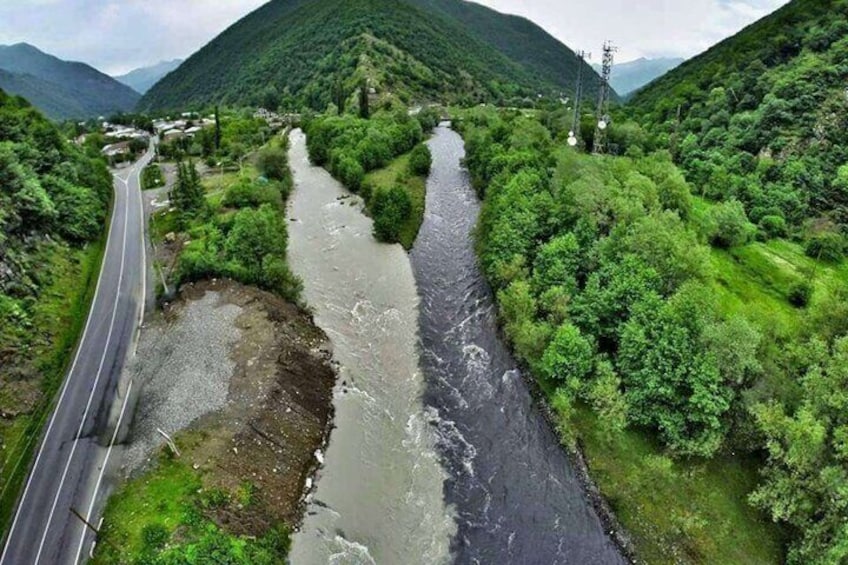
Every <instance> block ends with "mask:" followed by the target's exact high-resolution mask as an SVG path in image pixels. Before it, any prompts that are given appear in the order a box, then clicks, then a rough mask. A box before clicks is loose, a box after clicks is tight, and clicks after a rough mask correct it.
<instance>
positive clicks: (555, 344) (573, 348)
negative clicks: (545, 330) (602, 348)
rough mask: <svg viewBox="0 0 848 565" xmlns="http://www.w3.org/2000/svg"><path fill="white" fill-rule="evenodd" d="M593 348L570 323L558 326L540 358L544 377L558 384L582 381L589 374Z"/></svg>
mask: <svg viewBox="0 0 848 565" xmlns="http://www.w3.org/2000/svg"><path fill="white" fill-rule="evenodd" d="M594 359H595V348H594V347H593V346H592V343H591V342H590V341H589V340H588V339H586V338H585V337H583V334H581V333H580V330H579V329H577V328H576V327H575V326H574V325H572V324H570V323H565V324H563V325H562V326H560V328H559V330H557V332H556V334H555V335H554V339H553V341H551V344H550V345H549V346H548V348H547V349H546V350H545V354H544V356H543V357H542V370H543V371H544V373H545V376H546V377H548V378H549V379H553V380H556V381H559V382H569V381H578V382H579V381H584V380H585V379H586V378H587V377H588V376H589V375H590V374H591V373H592V367H593V365H594Z"/></svg>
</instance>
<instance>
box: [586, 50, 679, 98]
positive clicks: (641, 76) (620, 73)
mask: <svg viewBox="0 0 848 565" xmlns="http://www.w3.org/2000/svg"><path fill="white" fill-rule="evenodd" d="M683 61H685V59H680V58H672V57H664V58H658V59H646V58H644V57H643V58H641V59H636V60H635V61H628V62H627V63H621V64H618V65H615V66H614V67H613V70H612V78H611V79H610V84H611V85H612V87H613V88H614V89H615V91H616V92H617V93H618V94H620V95H621V96H627V95H629V94H632V93H633V92H635V91H637V90H639V89H640V88H642V87H643V86H645V85H646V84H648V83H649V82H651V81H652V80H654V79H655V78H657V77H661V76H662V75H664V74H665V73H667V72H668V71H670V70H671V69H673V68H675V67H677V66H678V65H680V64H681V63H683ZM592 67H593V68H594V69H595V70H596V71H598V72H600V70H601V66H600V65H598V64H594V65H592Z"/></svg>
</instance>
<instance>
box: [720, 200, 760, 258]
mask: <svg viewBox="0 0 848 565" xmlns="http://www.w3.org/2000/svg"><path fill="white" fill-rule="evenodd" d="M710 219H711V221H712V224H713V225H712V230H711V232H712V233H711V235H710V241H711V242H712V244H713V245H715V246H716V247H721V248H724V249H728V248H731V247H737V246H739V245H745V244H746V243H748V240H749V238H750V237H751V234H752V232H753V231H754V227H753V226H752V225H751V223H750V222H749V221H748V216H747V215H746V214H745V207H744V206H743V205H742V203H741V202H739V201H738V200H731V201H729V202H722V203H720V204H716V205H715V206H714V207H713V209H712V210H711V211H710Z"/></svg>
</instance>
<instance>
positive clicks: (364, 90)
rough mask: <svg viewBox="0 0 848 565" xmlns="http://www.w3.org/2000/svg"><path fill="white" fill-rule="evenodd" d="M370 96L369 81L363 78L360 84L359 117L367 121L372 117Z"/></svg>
mask: <svg viewBox="0 0 848 565" xmlns="http://www.w3.org/2000/svg"><path fill="white" fill-rule="evenodd" d="M369 95H370V93H369V91H368V79H366V78H363V79H362V81H361V82H360V83H359V117H360V118H362V119H363V120H367V119H369V118H370V117H371V108H370V105H369V104H370V102H369V100H368V96H369Z"/></svg>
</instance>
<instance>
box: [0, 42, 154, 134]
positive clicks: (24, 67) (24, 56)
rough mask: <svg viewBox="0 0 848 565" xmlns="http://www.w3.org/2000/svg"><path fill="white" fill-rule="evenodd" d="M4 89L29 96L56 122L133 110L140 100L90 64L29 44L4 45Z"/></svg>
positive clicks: (0, 58)
mask: <svg viewBox="0 0 848 565" xmlns="http://www.w3.org/2000/svg"><path fill="white" fill-rule="evenodd" d="M0 88H2V89H4V90H5V91H6V92H8V93H11V94H16V95H19V96H23V97H25V98H26V99H27V100H29V101H30V103H32V105H33V106H35V107H36V108H38V109H39V110H41V111H42V112H44V114H45V115H47V116H48V117H50V118H51V119H54V120H63V119H80V118H96V117H98V116H108V115H109V114H111V113H113V112H116V111H121V110H132V109H133V107H135V105H136V103H137V102H138V100H139V98H140V96H139V94H138V93H137V92H135V91H134V90H133V89H131V88H130V87H128V86H125V85H123V84H121V83H119V82H118V81H116V80H115V79H113V78H112V77H110V76H107V75H105V74H103V73H101V72H100V71H98V70H96V69H94V68H92V67H90V66H88V65H85V64H81V63H71V62H68V61H62V60H61V59H57V58H56V57H53V56H52V55H48V54H46V53H43V52H41V51H39V50H38V49H36V48H35V47H33V46H32V45H27V44H26V43H19V44H17V45H10V46H0Z"/></svg>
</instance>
